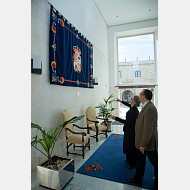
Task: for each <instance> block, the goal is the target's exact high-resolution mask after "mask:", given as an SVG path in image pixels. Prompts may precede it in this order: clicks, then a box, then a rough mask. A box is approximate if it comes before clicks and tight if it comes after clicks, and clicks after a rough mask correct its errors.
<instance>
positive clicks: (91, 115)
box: [85, 106, 108, 142]
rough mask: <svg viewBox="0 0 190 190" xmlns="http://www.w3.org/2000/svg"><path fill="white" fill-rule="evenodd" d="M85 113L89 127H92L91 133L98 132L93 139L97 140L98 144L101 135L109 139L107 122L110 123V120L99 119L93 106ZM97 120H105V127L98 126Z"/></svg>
mask: <svg viewBox="0 0 190 190" xmlns="http://www.w3.org/2000/svg"><path fill="white" fill-rule="evenodd" d="M85 113H86V122H87V127H89V126H90V127H91V128H92V129H91V131H94V132H96V134H95V135H94V136H91V137H93V138H96V142H98V135H100V134H105V136H106V138H107V137H108V135H107V130H108V127H107V122H108V119H107V118H99V117H97V116H96V110H95V109H94V108H93V107H92V106H89V107H88V108H87V109H86V112H85ZM97 119H102V120H104V123H105V125H100V124H98V123H99V121H97ZM91 124H92V125H91ZM103 131H105V132H103Z"/></svg>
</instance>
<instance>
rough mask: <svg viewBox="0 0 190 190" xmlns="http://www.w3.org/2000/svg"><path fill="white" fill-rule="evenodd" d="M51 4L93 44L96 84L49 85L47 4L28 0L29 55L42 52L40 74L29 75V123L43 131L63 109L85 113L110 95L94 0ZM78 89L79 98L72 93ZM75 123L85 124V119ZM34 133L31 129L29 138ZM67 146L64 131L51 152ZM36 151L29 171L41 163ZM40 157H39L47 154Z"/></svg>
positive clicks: (102, 28)
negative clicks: (81, 86) (89, 107)
mask: <svg viewBox="0 0 190 190" xmlns="http://www.w3.org/2000/svg"><path fill="white" fill-rule="evenodd" d="M50 3H51V4H52V5H53V6H54V7H55V8H56V9H57V10H58V11H59V12H60V13H61V14H62V15H63V16H64V17H65V18H66V19H68V21H69V22H71V23H72V25H74V26H75V28H77V29H78V30H79V31H80V32H81V33H82V34H83V35H84V36H85V37H86V38H87V39H88V40H89V41H90V42H92V43H93V45H94V47H93V56H94V57H93V61H94V70H93V72H94V73H93V74H94V76H97V77H98V86H95V87H94V89H86V88H79V87H66V86H59V85H52V84H51V85H50V79H49V30H50V26H49V24H50V5H49V4H48V3H47V1H46V0H31V58H33V55H35V54H36V55H41V58H42V60H41V61H42V75H35V74H31V122H33V123H36V124H39V125H40V126H41V127H42V128H45V129H46V130H48V129H50V128H52V127H55V126H56V125H58V124H62V115H61V113H62V112H63V111H64V109H68V110H70V111H71V113H72V116H75V115H76V116H79V115H84V114H85V110H86V108H87V107H88V106H96V105H98V104H99V103H100V102H102V101H103V97H108V96H109V61H108V35H107V33H108V32H107V25H106V23H105V22H104V20H103V18H102V17H101V15H100V13H99V11H98V9H97V7H96V5H95V4H94V1H93V0H80V3H79V1H73V0H63V1H60V0H56V1H50ZM74 92H79V97H78V98H77V97H74V96H73V93H74ZM77 124H79V125H81V126H86V121H85V118H84V119H82V120H81V121H79V122H78V123H77ZM35 134H36V132H35V131H34V130H31V138H32V137H33V136H34V135H35ZM65 148H66V143H65V136H64V133H62V134H61V136H60V138H59V143H57V144H56V146H55V151H54V153H59V152H61V151H63V150H64V149H65ZM35 153H36V150H35V149H34V148H32V149H31V170H32V171H33V170H35V169H36V166H37V165H38V164H39V163H40V159H39V156H37V157H35ZM41 156H42V160H45V159H46V157H44V156H43V155H41Z"/></svg>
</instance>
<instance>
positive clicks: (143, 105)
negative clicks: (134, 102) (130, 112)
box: [142, 100, 150, 107]
mask: <svg viewBox="0 0 190 190" xmlns="http://www.w3.org/2000/svg"><path fill="white" fill-rule="evenodd" d="M149 101H150V100H148V101H146V102H145V103H144V104H142V107H145V105H146V104H147V103H148V102H149Z"/></svg>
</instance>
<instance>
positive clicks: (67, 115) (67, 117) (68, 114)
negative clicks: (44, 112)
mask: <svg viewBox="0 0 190 190" xmlns="http://www.w3.org/2000/svg"><path fill="white" fill-rule="evenodd" d="M62 118H63V123H64V122H65V121H68V120H70V119H71V118H72V115H71V112H70V111H69V110H67V109H65V110H64V112H63V113H62ZM66 128H69V129H70V130H72V131H74V128H73V124H72V123H69V124H68V125H66V126H65V127H64V131H65V137H67V136H68V135H70V134H71V132H70V131H68V130H66Z"/></svg>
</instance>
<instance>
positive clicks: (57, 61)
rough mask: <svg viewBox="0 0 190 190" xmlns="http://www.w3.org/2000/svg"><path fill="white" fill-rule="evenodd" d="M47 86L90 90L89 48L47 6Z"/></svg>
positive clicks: (53, 10)
mask: <svg viewBox="0 0 190 190" xmlns="http://www.w3.org/2000/svg"><path fill="white" fill-rule="evenodd" d="M49 61H50V84H56V85H62V86H73V87H83V88H94V85H93V46H92V44H91V43H90V42H89V41H88V40H87V39H86V38H85V37H84V36H83V35H81V33H79V32H78V30H77V29H76V28H75V27H74V26H72V24H71V23H69V22H68V21H67V20H66V19H65V18H64V17H63V16H62V15H61V14H59V12H58V11H56V10H55V9H54V8H53V6H52V5H51V12H50V46H49Z"/></svg>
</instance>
